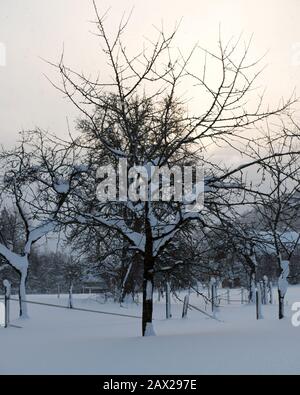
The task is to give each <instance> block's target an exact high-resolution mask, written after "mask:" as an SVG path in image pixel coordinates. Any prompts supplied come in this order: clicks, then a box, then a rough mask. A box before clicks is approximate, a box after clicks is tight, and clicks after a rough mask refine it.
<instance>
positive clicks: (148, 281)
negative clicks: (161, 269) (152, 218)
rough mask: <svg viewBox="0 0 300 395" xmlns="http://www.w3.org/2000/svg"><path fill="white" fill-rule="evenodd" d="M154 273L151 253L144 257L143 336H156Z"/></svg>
mask: <svg viewBox="0 0 300 395" xmlns="http://www.w3.org/2000/svg"><path fill="white" fill-rule="evenodd" d="M153 271H154V257H153V256H152V254H150V253H149V252H148V253H146V254H145V257H144V278H143V316H142V333H143V336H149V335H154V332H153V327H152V313H153V285H154V281H153V277H154V276H153Z"/></svg>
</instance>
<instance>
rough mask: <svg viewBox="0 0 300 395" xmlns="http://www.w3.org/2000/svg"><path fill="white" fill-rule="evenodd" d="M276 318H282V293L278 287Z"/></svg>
mask: <svg viewBox="0 0 300 395" xmlns="http://www.w3.org/2000/svg"><path fill="white" fill-rule="evenodd" d="M278 304H279V309H278V318H279V319H280V320H281V319H282V318H284V295H283V294H282V293H281V291H280V289H278Z"/></svg>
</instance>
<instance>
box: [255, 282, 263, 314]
mask: <svg viewBox="0 0 300 395" xmlns="http://www.w3.org/2000/svg"><path fill="white" fill-rule="evenodd" d="M258 285H259V284H258ZM255 293H256V319H257V320H261V319H262V318H263V315H262V311H261V289H260V287H259V286H258V287H257V288H256V290H255Z"/></svg>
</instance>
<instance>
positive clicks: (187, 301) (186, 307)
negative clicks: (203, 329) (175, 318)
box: [182, 295, 189, 318]
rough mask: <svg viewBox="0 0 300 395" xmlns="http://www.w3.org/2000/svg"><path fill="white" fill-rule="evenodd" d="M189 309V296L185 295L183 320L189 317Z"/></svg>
mask: <svg viewBox="0 0 300 395" xmlns="http://www.w3.org/2000/svg"><path fill="white" fill-rule="evenodd" d="M188 308H189V295H185V297H184V300H183V309H182V318H186V317H187V312H188Z"/></svg>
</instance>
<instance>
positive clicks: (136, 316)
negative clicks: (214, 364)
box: [10, 298, 142, 319]
mask: <svg viewBox="0 0 300 395" xmlns="http://www.w3.org/2000/svg"><path fill="white" fill-rule="evenodd" d="M10 300H12V301H14V302H20V300H19V299H14V298H10ZM23 303H28V304H34V305H40V306H47V307H54V308H59V309H67V310H75V311H83V312H87V313H96V314H106V315H114V316H119V317H127V318H138V319H141V318H142V317H141V316H138V315H131V314H122V313H113V312H109V311H101V310H92V309H84V308H82V307H72V308H70V307H68V306H62V305H58V304H53V303H43V302H36V301H32V300H25V301H23Z"/></svg>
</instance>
